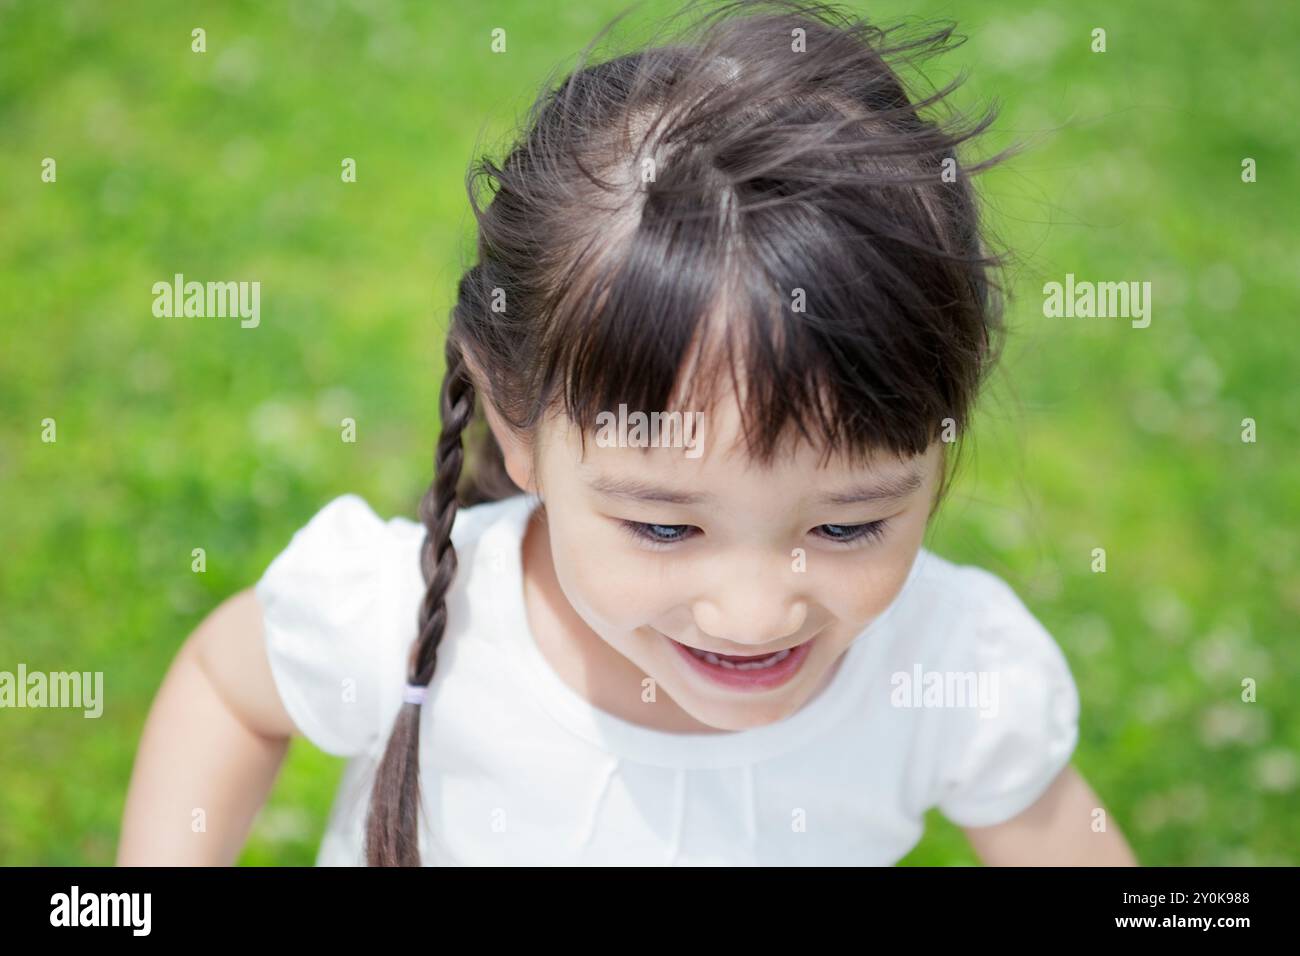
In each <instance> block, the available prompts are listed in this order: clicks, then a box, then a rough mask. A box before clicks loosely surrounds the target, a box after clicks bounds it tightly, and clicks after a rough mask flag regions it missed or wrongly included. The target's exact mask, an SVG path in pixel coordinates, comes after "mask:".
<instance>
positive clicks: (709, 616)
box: [692, 568, 808, 653]
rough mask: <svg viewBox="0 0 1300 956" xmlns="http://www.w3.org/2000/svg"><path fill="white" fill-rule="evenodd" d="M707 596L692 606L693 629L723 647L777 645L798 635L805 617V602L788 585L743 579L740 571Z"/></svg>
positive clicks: (718, 648) (719, 648)
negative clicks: (695, 628)
mask: <svg viewBox="0 0 1300 956" xmlns="http://www.w3.org/2000/svg"><path fill="white" fill-rule="evenodd" d="M736 572H737V573H735V574H733V575H731V576H730V580H729V581H723V582H721V584H720V586H719V587H718V589H717V590H716V591H715V592H714V593H713V594H710V595H705V596H701V597H700V598H698V599H697V600H696V601H695V602H694V603H693V605H692V611H693V613H694V616H695V626H696V627H697V628H699V629H700V631H701V632H702V633H703V634H705V635H706V636H708V637H710V638H712V639H713V640H714V641H717V642H718V644H719V645H721V646H719V647H716V648H714V650H719V651H722V652H723V653H725V650H724V648H725V646H726V645H732V646H735V647H757V646H763V645H770V644H779V643H780V642H781V641H785V640H789V639H790V638H791V637H793V636H795V635H796V634H798V633H799V631H800V630H801V629H802V628H803V626H804V622H805V621H806V620H807V617H808V602H807V600H806V599H805V598H803V597H801V596H799V595H798V594H797V593H796V592H795V591H794V589H793V588H792V587H791V586H790V583H789V582H784V583H782V582H778V581H774V580H772V579H770V578H767V579H761V580H760V579H756V578H753V577H749V578H748V579H747V580H746V579H745V578H744V577H743V576H742V572H740V569H738V568H737V569H736Z"/></svg>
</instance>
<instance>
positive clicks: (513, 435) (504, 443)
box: [462, 351, 536, 492]
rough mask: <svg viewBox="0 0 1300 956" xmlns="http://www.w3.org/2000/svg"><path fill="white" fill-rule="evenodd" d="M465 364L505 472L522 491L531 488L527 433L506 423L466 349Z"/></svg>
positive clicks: (531, 454)
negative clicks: (516, 429)
mask: <svg viewBox="0 0 1300 956" xmlns="http://www.w3.org/2000/svg"><path fill="white" fill-rule="evenodd" d="M462 355H463V358H464V361H465V364H466V365H467V366H468V367H469V371H470V377H471V378H472V379H473V380H474V394H475V395H477V396H478V400H479V401H480V402H482V403H483V412H484V414H485V415H486V416H487V422H488V428H490V429H491V430H492V437H493V438H495V439H496V440H497V444H498V445H499V446H500V447H501V457H502V458H503V459H504V461H505V466H506V474H507V475H509V476H510V480H511V481H513V482H514V483H515V484H516V485H517V486H518V487H520V488H522V489H523V490H524V491H528V492H535V491H536V489H535V488H534V487H533V452H532V445H531V442H530V441H529V440H528V436H526V435H521V434H519V433H518V432H517V431H515V429H513V428H511V427H510V426H509V425H507V424H506V422H505V420H504V419H502V417H501V415H500V414H499V413H498V412H497V409H496V406H495V405H494V404H493V403H492V398H491V394H490V392H489V391H488V389H487V388H486V382H487V376H485V375H484V374H483V370H482V369H481V368H480V367H479V364H478V363H477V362H476V361H475V360H474V358H473V356H471V355H470V354H469V352H468V351H465V352H463V353H462Z"/></svg>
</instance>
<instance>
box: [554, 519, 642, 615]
mask: <svg viewBox="0 0 1300 956" xmlns="http://www.w3.org/2000/svg"><path fill="white" fill-rule="evenodd" d="M607 537H608V531H597V532H596V533H593V534H579V535H574V536H572V537H568V536H563V535H561V536H558V537H553V538H552V546H553V548H554V556H555V557H554V560H555V574H556V578H557V579H558V580H559V582H560V587H561V589H562V590H563V591H564V593H565V596H566V597H568V599H569V603H570V604H572V605H573V608H574V610H575V611H577V612H578V613H579V615H580V616H581V617H583V618H584V619H586V620H587V621H588V623H593V621H598V622H600V623H602V624H607V625H617V624H620V623H622V622H624V621H628V620H632V619H634V618H636V617H637V611H638V609H639V608H640V607H641V605H642V604H643V603H644V602H645V599H646V589H645V576H644V574H643V573H640V565H639V563H637V562H635V561H630V560H629V559H628V557H627V556H626V555H625V554H624V553H623V552H621V551H619V550H617V549H615V548H614V547H612V546H611V545H610V544H609V543H607V542H606V541H605V539H606V538H607ZM640 623H641V622H640V621H637V624H636V626H639V625H640Z"/></svg>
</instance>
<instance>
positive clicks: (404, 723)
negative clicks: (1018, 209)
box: [366, 0, 1006, 866]
mask: <svg viewBox="0 0 1300 956" xmlns="http://www.w3.org/2000/svg"><path fill="white" fill-rule="evenodd" d="M705 6H706V7H707V8H708V9H706V10H704V11H703V12H702V13H701V15H700V16H698V17H696V18H695V19H694V21H693V22H691V23H690V24H689V26H688V28H687V29H686V30H684V31H682V32H681V34H680V35H679V36H674V37H673V39H672V40H670V41H668V42H662V43H655V44H652V45H648V46H646V47H645V48H643V49H640V50H638V51H637V52H633V53H630V54H627V55H621V56H617V57H613V58H610V59H608V60H606V61H604V62H599V63H588V62H587V61H588V58H589V55H590V53H591V50H592V48H593V47H594V46H595V44H596V42H597V41H599V40H600V38H601V36H603V35H604V34H605V33H606V32H608V31H609V29H610V27H612V26H613V23H611V24H610V26H607V27H606V28H605V29H604V30H602V31H601V34H599V35H598V36H597V37H596V39H595V40H593V41H592V43H591V44H589V45H588V47H587V48H586V49H585V50H584V51H583V53H582V56H581V58H580V61H579V68H577V69H574V70H573V71H572V72H570V73H569V74H568V75H567V76H565V77H564V79H563V80H562V81H561V82H559V83H558V84H556V85H554V86H552V85H551V82H549V81H548V83H547V91H546V92H544V93H543V95H542V96H541V97H540V98H539V99H538V100H537V102H536V103H535V104H534V105H533V107H532V109H531V111H530V113H529V116H528V118H527V123H526V129H525V132H524V133H523V134H522V135H521V136H520V137H519V139H518V141H517V142H516V143H515V144H514V146H513V148H512V149H511V150H510V151H509V153H508V155H507V156H506V158H505V160H504V161H503V162H502V163H501V165H499V166H498V165H497V164H496V163H494V162H493V161H492V160H491V159H489V158H486V157H482V158H480V159H479V160H478V161H477V162H475V163H474V164H473V165H472V166H471V168H470V171H469V175H468V177H467V188H468V192H469V198H470V205H471V207H472V208H473V210H474V214H475V217H476V219H477V221H478V230H479V231H478V256H477V262H476V263H475V264H474V265H473V266H472V267H470V268H469V269H468V270H467V271H465V273H464V274H463V276H462V277H461V279H460V283H459V290H458V298H457V301H456V304H455V306H454V308H453V309H452V313H451V321H450V327H449V330H448V333H447V339H446V369H445V376H444V379H443V384H442V421H441V427H442V432H441V435H440V436H439V438H438V444H437V451H436V455H435V473H436V478H435V480H434V482H433V484H432V486H431V487H430V488H429V490H428V492H427V493H426V495H425V496H424V498H423V501H422V503H421V507H420V512H421V519H422V520H423V522H424V524H425V527H426V529H427V533H426V537H425V541H424V548H423V551H422V557H421V562H422V570H423V574H424V580H425V581H426V582H427V586H428V587H427V591H426V593H425V596H424V600H423V603H422V605H421V607H420V612H419V630H418V637H417V638H416V640H415V643H414V646H413V648H412V653H411V658H410V663H409V672H408V680H409V681H410V682H411V683H413V684H418V685H428V684H429V682H430V681H431V679H432V677H433V673H434V667H435V663H436V658H437V650H438V644H439V641H440V640H441V639H442V636H443V634H444V633H445V631H446V628H447V604H446V596H447V592H448V589H449V588H450V587H451V584H452V581H453V579H454V578H455V575H456V552H455V549H454V548H453V546H452V543H451V531H452V526H453V524H454V522H455V519H456V511H457V508H458V507H459V506H461V505H465V504H473V503H476V502H479V501H490V500H496V499H499V498H501V497H503V496H507V495H510V494H514V493H518V492H519V491H520V489H519V488H517V487H516V486H515V485H514V484H513V483H512V482H511V481H510V479H509V478H508V476H506V474H505V471H504V468H503V462H502V456H501V450H500V448H499V447H497V445H496V443H495V441H494V440H493V438H492V436H491V433H490V432H489V431H488V430H487V429H486V428H484V427H483V421H482V419H481V417H480V414H479V412H480V410H478V409H476V391H477V390H484V391H485V394H484V395H483V396H482V397H483V398H484V399H485V400H487V401H490V402H491V403H492V406H493V407H494V408H495V409H496V410H498V411H499V412H500V414H501V416H502V418H503V420H504V421H505V422H506V423H507V424H508V426H509V427H511V428H514V429H517V430H519V432H520V433H521V434H530V433H532V432H533V431H534V430H535V429H536V428H537V426H538V425H539V424H540V423H541V422H542V421H543V420H544V418H545V416H546V415H547V414H549V413H550V412H552V411H554V410H556V409H561V410H562V411H563V413H564V414H566V415H567V416H568V417H569V419H570V420H571V421H572V422H573V423H575V424H577V425H578V426H579V427H580V428H581V429H582V431H583V433H584V434H585V432H586V431H587V430H588V429H590V428H592V427H593V426H594V423H595V421H596V415H597V413H598V412H600V411H601V410H605V409H613V408H617V407H618V405H619V403H626V404H627V406H628V407H629V408H632V409H666V408H668V407H669V406H668V401H669V399H670V398H671V397H672V396H675V395H678V392H677V391H676V390H677V389H679V388H681V389H684V391H683V392H682V394H681V395H680V397H679V400H678V402H677V403H676V404H675V406H674V407H679V408H698V407H701V404H699V403H696V402H695V401H694V388H693V384H692V383H695V384H699V385H701V386H702V387H705V388H710V389H712V388H713V387H715V386H716V385H717V383H718V382H720V381H724V380H725V378H724V376H723V375H722V374H721V373H722V372H724V371H726V372H728V373H729V375H730V380H731V381H732V383H733V386H734V385H735V383H736V382H738V381H739V380H740V378H739V376H740V375H741V374H743V381H744V382H745V385H746V401H745V404H744V408H743V415H744V421H743V423H742V427H743V431H744V435H745V440H746V444H747V447H748V449H749V451H750V454H751V455H752V456H753V458H754V459H755V460H756V461H758V462H760V463H768V462H770V461H771V460H772V459H773V457H774V456H775V455H776V454H777V453H778V449H779V448H780V447H782V444H783V440H784V438H786V437H789V436H791V435H794V436H795V437H798V436H802V437H803V438H804V439H806V440H808V441H810V442H813V443H815V446H820V447H822V448H824V449H825V451H826V454H827V455H830V454H832V453H835V452H840V453H843V454H846V455H849V456H851V457H861V458H863V459H865V458H867V457H868V456H870V455H871V454H872V453H873V452H874V451H876V450H886V451H888V452H891V453H894V454H897V455H900V456H904V457H906V456H910V455H915V454H920V453H923V452H924V451H925V450H926V449H927V448H929V447H930V445H931V444H932V443H933V442H934V441H935V439H936V438H937V437H938V436H940V435H941V434H942V428H943V425H944V423H945V419H947V420H949V421H948V422H947V423H946V424H947V425H948V426H949V427H950V428H955V430H956V431H957V432H959V433H963V432H964V431H965V427H966V425H967V421H968V418H969V414H970V409H971V407H972V405H973V403H974V400H975V397H976V395H977V393H978V391H979V389H980V386H981V384H982V382H983V381H984V378H985V375H986V373H987V371H988V370H989V369H990V368H991V367H992V365H993V364H994V362H995V361H996V358H997V355H998V353H999V351H1000V346H1001V332H1002V325H1001V296H1000V294H999V293H998V287H997V285H996V284H995V282H994V274H995V268H996V267H997V266H998V265H999V264H1000V263H999V261H998V260H997V259H996V258H995V257H994V256H992V255H991V254H990V253H989V252H988V250H987V249H986V246H985V243H984V242H983V241H982V240H981V228H980V223H979V214H978V209H977V204H976V201H975V197H974V194H973V191H972V189H971V186H970V183H969V175H970V174H971V173H973V172H976V171H978V170H980V169H982V168H984V167H986V166H988V165H991V164H992V163H994V162H996V161H998V160H999V159H1001V158H1002V157H1003V156H1004V155H1006V154H1005V153H1003V154H1000V155H999V156H996V157H994V158H993V159H989V160H985V161H983V162H979V163H969V164H966V163H963V162H962V161H961V160H960V158H959V157H958V155H957V147H958V146H960V145H961V144H963V143H964V142H965V141H966V140H968V139H970V138H971V137H973V136H975V135H977V134H978V133H980V132H981V131H982V130H984V129H985V128H986V127H987V126H988V125H989V123H990V122H991V121H992V119H993V112H992V111H989V112H986V113H984V114H982V115H981V116H978V117H976V118H974V119H968V118H966V117H964V116H961V115H959V114H956V113H955V112H954V111H952V110H951V109H950V108H948V106H947V100H946V97H947V96H948V94H949V93H951V91H952V90H953V89H954V88H955V87H956V86H957V85H958V83H960V78H959V79H958V80H956V81H954V82H953V83H950V84H948V85H946V86H944V87H943V88H941V89H938V90H935V91H933V92H932V93H929V94H928V95H924V96H918V97H917V98H916V99H915V100H914V99H912V98H910V97H909V95H908V92H907V91H906V89H905V87H904V84H903V81H902V80H901V79H900V76H899V75H898V73H897V72H895V65H907V66H909V67H914V66H915V65H916V64H917V63H918V61H919V60H920V59H921V58H923V57H925V56H928V55H930V54H933V53H936V52H939V51H942V50H946V49H950V48H951V47H953V46H955V45H957V44H958V43H960V42H961V38H959V37H956V36H955V35H954V33H953V27H951V26H941V27H939V28H937V29H931V28H926V29H925V30H921V31H907V30H904V29H901V28H894V29H891V30H882V29H880V28H877V27H875V26H871V25H869V24H867V23H865V22H863V21H862V20H860V19H858V18H856V17H853V16H851V15H848V14H846V13H844V12H842V11H840V10H838V9H836V8H834V7H831V6H827V5H824V4H818V3H801V2H794V0H775V2H732V3H723V4H706V5H705ZM700 9H701V8H700V5H699V4H698V3H696V4H690V5H688V6H687V7H686V8H685V10H683V11H682V13H679V14H677V15H676V16H675V17H673V18H671V19H670V21H669V25H675V24H677V23H678V22H684V20H685V18H686V17H687V16H688V15H692V14H694V13H696V12H699V11H700ZM614 22H615V23H616V22H618V21H617V19H616V20H615V21H614ZM940 107H943V108H944V109H945V112H946V114H947V115H946V116H945V117H943V118H941V119H935V118H923V116H922V112H923V111H935V110H938V109H939V108H940ZM945 160H947V161H949V162H945ZM945 172H947V173H955V175H944V174H945ZM481 181H487V182H489V183H490V184H492V185H494V186H495V190H494V192H493V194H492V195H491V196H490V198H489V201H488V202H487V203H486V205H485V206H482V205H480V197H479V195H478V190H477V186H478V185H479V183H480V182H481ZM797 306H802V308H800V307H797ZM467 356H469V357H471V358H472V360H473V364H474V366H475V367H476V368H477V369H479V370H481V375H472V374H471V371H470V367H469V363H468V362H467V361H466V357H467ZM692 363H694V364H693V368H694V369H695V373H694V374H693V375H692V376H691V379H692V383H682V382H679V378H680V377H681V371H682V369H683V368H685V367H686V366H687V365H688V364H692ZM738 366H739V367H740V368H743V373H741V372H738V371H737V368H738ZM709 394H710V395H716V391H713V390H711V391H710V393H709ZM705 404H707V403H705ZM475 428H476V429H480V430H481V435H480V441H481V443H480V445H479V447H478V449H477V454H476V456H475V460H474V462H473V467H472V468H471V469H464V468H463V467H462V466H463V464H464V452H463V439H464V438H465V437H466V435H467V432H468V431H469V430H471V429H475ZM945 450H946V446H945ZM944 460H945V465H946V464H948V459H947V456H946V455H945V459H944ZM462 471H464V472H465V474H464V475H462ZM949 479H950V475H947V474H945V477H944V480H943V483H942V485H941V486H940V490H939V494H938V495H937V496H936V504H937V501H938V499H939V498H941V497H942V496H943V494H944V492H945V491H946V489H947V486H948V482H949ZM462 484H465V485H466V487H465V488H463V489H461V488H460V487H459V486H460V485H462ZM932 513H933V509H932ZM419 717H420V709H419V707H418V706H417V705H415V704H411V703H405V704H403V705H402V708H401V710H400V712H399V713H398V716H397V720H396V723H395V725H394V727H393V730H392V735H391V737H390V738H389V741H388V746H387V749H386V751H385V753H384V755H383V759H382V761H381V762H380V764H379V768H378V775H377V778H376V780H375V784H374V789H373V792H372V794H371V803H370V811H369V818H368V821H367V826H366V859H367V862H368V863H369V864H370V865H377V866H393V865H402V866H405V865H418V864H419V863H420V854H419V845H418V839H417V835H418V822H419V821H418V809H419V802H420V787H419V763H418V754H419Z"/></svg>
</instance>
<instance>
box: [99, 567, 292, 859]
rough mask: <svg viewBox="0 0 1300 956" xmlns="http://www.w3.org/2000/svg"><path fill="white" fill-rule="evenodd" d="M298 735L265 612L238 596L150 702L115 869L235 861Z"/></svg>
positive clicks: (193, 642) (189, 644)
mask: <svg viewBox="0 0 1300 956" xmlns="http://www.w3.org/2000/svg"><path fill="white" fill-rule="evenodd" d="M294 733H296V729H295V728H294V725H293V723H292V721H291V720H290V718H289V715H288V713H287V712H286V711H285V709H284V705H283V704H282V703H281V701H280V695H279V693H278V692H277V691H276V688H275V684H274V682H273V680H272V678H271V670H270V665H269V664H268V662H267V658H266V650H265V645H264V643H263V635H262V609H261V606H260V604H259V603H258V601H257V597H256V596H255V594H254V593H253V591H252V589H247V590H244V591H241V592H239V593H238V594H235V595H234V596H233V597H231V598H229V599H227V600H226V601H224V602H223V603H222V604H221V605H219V606H218V607H217V608H216V609H214V610H213V611H212V612H211V613H210V614H209V615H208V616H207V617H206V618H205V619H204V620H203V621H202V623H200V624H199V626H198V627H197V628H196V629H195V631H194V633H193V634H191V635H190V637H189V638H188V639H187V640H186V642H185V644H184V645H183V646H182V647H181V649H180V651H179V652H178V653H177V655H176V658H175V659H174V660H173V661H172V665H171V668H170V669H169V670H168V671H167V676H166V677H165V678H164V680H163V683H162V686H161V688H159V691H158V694H157V696H156V697H155V698H154V702H153V707H152V708H151V709H150V711H149V717H148V719H147V721H146V722H145V726H144V733H143V735H142V736H141V739H140V748H139V750H138V752H137V753H136V758H135V768H134V770H133V771H132V774H131V785H130V789H129V790H128V791H127V797H126V809H125V812H124V813H123V818H122V835H121V841H120V842H119V844H118V850H117V864H118V865H119V866H139V865H144V864H148V865H164V866H168V865H170V866H185V865H225V866H229V865H231V864H233V863H234V862H235V860H236V859H237V857H238V856H239V852H240V850H241V849H242V847H243V845H244V841H245V840H246V838H247V836H248V831H249V829H250V827H251V826H252V823H253V819H254V818H255V817H256V816H257V812H258V810H260V809H261V807H262V804H263V803H264V802H265V800H266V797H267V794H268V793H269V792H270V790H271V785H272V784H273V783H274V782H275V777H276V774H277V773H278V771H279V769H280V763H281V761H282V760H283V759H284V755H285V752H286V751H287V750H288V746H289V738H290V736H291V735H292V734H294Z"/></svg>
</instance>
